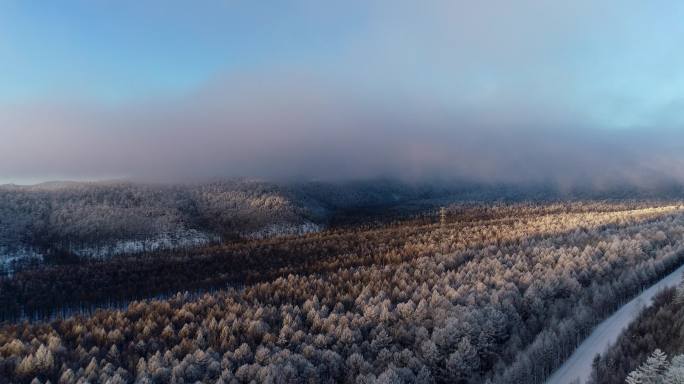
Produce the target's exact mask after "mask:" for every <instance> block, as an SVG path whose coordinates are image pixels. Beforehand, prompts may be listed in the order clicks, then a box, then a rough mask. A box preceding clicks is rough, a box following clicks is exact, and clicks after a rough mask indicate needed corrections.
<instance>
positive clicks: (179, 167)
mask: <svg viewBox="0 0 684 384" xmlns="http://www.w3.org/2000/svg"><path fill="white" fill-rule="evenodd" d="M305 3H306V2H305ZM306 4H308V8H307V10H308V12H309V13H307V17H321V18H322V19H324V20H329V23H335V18H334V17H331V15H329V14H328V12H326V11H325V9H322V8H320V7H319V6H316V5H315V3H311V4H309V3H306ZM367 4H369V5H368V7H369V8H368V10H367V11H368V12H367V14H366V16H365V18H364V23H360V25H359V26H358V30H355V31H352V32H348V34H347V35H346V36H345V39H344V41H345V42H344V44H338V46H336V47H335V49H332V50H331V51H326V52H327V53H326V55H325V56H324V57H314V58H311V57H297V58H295V59H291V60H286V59H283V58H282V57H279V58H274V62H273V63H269V64H263V63H262V64H260V65H258V66H256V65H255V66H253V67H251V69H249V70H244V69H242V70H232V71H228V72H226V73H224V74H223V75H220V76H219V75H217V76H216V77H214V78H212V79H209V80H207V82H206V83H205V84H204V85H203V86H202V87H200V88H199V89H196V90H194V91H193V92H190V93H187V94H185V95H180V96H179V95H173V96H168V97H159V98H156V99H149V100H143V101H141V100H137V101H131V102H127V103H126V102H124V103H120V104H108V103H105V102H99V101H97V100H91V101H84V100H85V98H82V100H81V101H78V100H76V101H74V100H71V101H69V100H66V101H60V100H59V99H56V98H54V97H53V98H51V99H46V100H43V101H41V102H37V101H33V102H25V103H23V104H13V105H10V104H5V105H0V179H13V178H15V179H17V178H40V177H44V178H47V177H51V175H60V177H69V178H79V179H81V178H103V177H110V176H116V177H120V176H123V177H131V178H137V179H145V180H163V181H176V180H196V179H203V178H209V177H229V176H256V177H264V178H269V179H291V178H316V179H351V178H372V177H379V176H383V177H398V178H404V179H413V180H415V179H425V178H447V179H467V180H475V181H486V182H515V183H533V182H534V183H537V182H553V183H556V184H558V185H562V186H572V185H580V184H582V185H592V186H597V187H601V186H609V185H613V184H617V183H630V184H640V185H648V184H652V183H657V182H662V181H668V180H675V181H684V172H683V171H680V169H682V167H680V165H684V156H683V155H682V153H684V152H682V148H681V147H682V145H679V144H677V143H682V142H683V141H682V139H684V137H682V136H684V133H680V132H679V131H678V128H680V127H681V123H682V119H681V117H680V116H679V109H678V108H677V106H680V105H682V100H683V99H682V97H681V95H679V93H678V92H679V91H678V90H679V89H681V85H684V75H683V73H684V71H682V70H681V69H680V68H682V66H681V65H679V64H681V63H683V62H684V55H682V54H679V53H674V52H675V50H674V49H673V48H674V47H677V43H678V41H681V40H678V39H677V37H678V36H681V35H682V28H681V27H678V28H669V29H668V28H667V26H668V25H669V26H672V25H674V24H673V23H671V22H670V21H672V20H670V19H673V20H676V19H677V17H676V15H678V14H681V8H682V7H676V9H674V10H671V11H670V12H665V13H663V10H662V9H660V11H658V10H657V4H656V5H654V4H651V3H649V4H648V5H644V3H637V2H629V3H628V4H627V5H625V3H624V2H605V3H601V4H597V3H596V2H593V1H591V2H590V1H578V2H572V3H568V4H558V3H550V2H541V1H530V0H525V1H520V2H508V1H502V0H501V1H499V0H490V1H486V2H482V3H478V4H473V3H472V2H464V1H436V2H434V3H431V4H430V6H426V7H422V6H421V7H419V8H418V7H416V6H415V2H405V1H398V2H394V1H393V2H386V1H373V2H369V3H367ZM663 15H664V17H665V19H662V18H659V17H660V16H663ZM656 16H658V17H656ZM656 19H659V20H661V22H662V24H663V25H660V24H657V23H655V24H652V23H650V21H653V20H656ZM608 21H610V22H611V23H608ZM322 24H325V23H322ZM647 27H648V28H647ZM653 42H658V44H653ZM331 52H332V53H331ZM635 52H638V54H635ZM677 52H679V51H677ZM668 63H669V64H668ZM663 68H665V69H667V70H665V71H663V70H662V69H663Z"/></svg>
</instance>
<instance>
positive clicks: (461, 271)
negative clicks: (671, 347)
mask: <svg viewBox="0 0 684 384" xmlns="http://www.w3.org/2000/svg"><path fill="white" fill-rule="evenodd" d="M446 211H447V213H446V217H445V218H444V219H443V220H442V221H441V222H440V221H439V220H438V219H437V218H434V217H433V218H432V219H423V218H414V219H410V220H404V221H399V222H394V223H390V224H385V225H376V226H370V227H367V228H365V227H358V228H340V229H337V230H326V231H323V232H318V233H310V234H303V235H299V236H293V237H287V238H267V239H253V240H248V241H242V242H238V243H228V244H223V245H213V246H208V247H200V248H196V249H194V250H187V251H175V252H174V251H167V252H151V253H149V254H146V255H145V256H144V257H142V256H134V255H131V256H126V257H114V258H107V259H103V260H91V261H90V262H88V263H79V264H78V265H75V266H73V265H72V266H66V265H49V266H44V267H41V268H36V269H31V270H27V271H21V272H19V273H17V274H16V275H13V276H9V277H4V278H0V302H2V307H3V308H6V312H7V313H6V314H5V315H6V316H8V318H9V315H10V312H13V311H14V310H19V311H23V312H26V310H27V309H31V310H32V311H38V312H40V310H41V309H43V310H44V312H45V313H47V312H50V311H49V310H50V309H51V308H53V309H54V306H56V305H58V306H72V307H73V306H74V305H79V304H81V305H83V304H87V303H95V304H97V303H106V302H107V301H108V300H109V301H111V300H113V299H119V298H123V297H126V296H128V297H145V296H149V295H153V294H155V293H157V294H158V293H167V294H168V293H171V292H176V291H181V292H182V291H183V290H186V289H192V290H195V291H196V290H197V289H200V288H204V289H210V290H211V292H208V293H206V294H204V295H199V296H197V295H195V294H193V295H189V294H182V293H178V294H176V295H172V296H170V297H169V298H166V299H151V300H142V301H134V302H132V303H131V304H130V305H128V307H126V308H124V309H103V310H100V311H97V312H95V313H90V314H83V315H80V316H74V317H68V318H57V319H54V320H48V321H40V320H38V321H33V322H13V321H8V322H6V323H5V325H3V326H2V328H0V378H1V379H0V382H2V383H9V382H26V383H28V382H30V381H32V380H34V379H37V380H40V381H41V382H46V381H47V380H50V381H51V382H53V383H55V382H60V383H75V382H86V381H88V382H134V381H136V382H154V383H164V382H175V383H183V382H191V383H194V382H196V381H200V382H235V383H240V382H245V383H247V382H251V381H256V382H305V381H306V382H357V383H371V382H378V383H399V382H406V383H410V382H425V383H429V382H461V383H484V382H494V383H542V382H543V381H544V380H545V378H547V377H548V376H549V374H550V373H551V372H552V371H553V370H554V368H556V367H557V366H558V365H559V364H560V363H562V361H563V360H564V359H565V358H566V357H567V356H568V355H569V354H570V353H571V352H572V351H573V349H574V347H575V346H576V345H578V343H579V342H580V341H581V340H582V339H583V337H585V336H586V335H587V334H588V333H589V332H590V331H591V329H592V327H593V326H594V325H595V324H596V323H598V322H599V321H600V320H601V319H603V318H605V317H606V316H608V315H609V314H610V313H611V312H612V311H613V310H614V309H615V308H617V307H618V306H619V305H620V304H621V303H624V302H626V301H627V300H629V299H630V298H631V297H632V296H633V295H634V294H636V293H637V292H639V291H640V290H641V289H643V288H644V287H646V286H648V285H649V284H651V283H652V282H653V281H655V280H657V279H658V278H659V277H661V276H664V275H665V274H667V273H668V272H669V271H672V270H674V269H675V268H676V267H678V266H679V265H681V264H682V263H684V215H683V212H682V210H681V208H680V205H679V204H669V205H668V204H650V206H649V204H647V203H638V204H637V203H609V202H595V203H573V204H569V203H562V204H530V203H520V204H512V205H509V204H480V205H473V206H464V205H453V206H451V207H449V209H447V210H446ZM103 306H105V307H106V305H103ZM3 380H4V381H3Z"/></svg>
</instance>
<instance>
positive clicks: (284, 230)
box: [245, 221, 323, 239]
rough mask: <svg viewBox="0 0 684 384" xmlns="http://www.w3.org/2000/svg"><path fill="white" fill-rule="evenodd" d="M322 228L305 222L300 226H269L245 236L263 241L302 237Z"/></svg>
mask: <svg viewBox="0 0 684 384" xmlns="http://www.w3.org/2000/svg"><path fill="white" fill-rule="evenodd" d="M322 229H323V227H322V226H320V225H318V224H316V223H312V222H310V221H306V222H304V223H302V224H271V225H268V226H266V227H264V228H262V229H260V230H258V231H255V232H251V233H248V234H246V235H245V237H246V238H248V239H265V238H269V237H279V236H289V235H303V234H306V233H313V232H319V231H321V230H322Z"/></svg>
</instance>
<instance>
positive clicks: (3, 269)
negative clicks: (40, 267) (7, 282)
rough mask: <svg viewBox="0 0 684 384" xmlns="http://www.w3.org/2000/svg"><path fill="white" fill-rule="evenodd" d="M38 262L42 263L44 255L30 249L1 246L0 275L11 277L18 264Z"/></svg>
mask: <svg viewBox="0 0 684 384" xmlns="http://www.w3.org/2000/svg"><path fill="white" fill-rule="evenodd" d="M28 261H36V262H42V261H43V255H41V254H40V253H39V252H38V251H36V250H35V249H32V248H28V247H20V248H14V247H12V248H10V247H4V246H0V274H5V275H11V274H12V273H13V272H14V267H15V264H16V263H21V262H28Z"/></svg>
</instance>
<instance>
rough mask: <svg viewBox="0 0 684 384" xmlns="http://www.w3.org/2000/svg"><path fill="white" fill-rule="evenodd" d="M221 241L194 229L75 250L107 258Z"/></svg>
mask: <svg viewBox="0 0 684 384" xmlns="http://www.w3.org/2000/svg"><path fill="white" fill-rule="evenodd" d="M219 240H220V239H219V238H218V237H217V236H213V235H210V234H207V233H204V232H200V231H197V230H194V229H183V230H178V231H176V232H167V233H162V234H160V235H158V236H155V237H152V238H148V239H143V240H121V241H117V242H114V243H112V244H105V245H99V246H91V247H84V248H77V249H73V250H72V252H74V253H75V254H76V255H78V256H83V257H94V258H106V257H109V256H114V255H123V254H135V253H141V252H154V251H159V250H171V249H183V248H193V247H198V246H201V245H206V244H209V243H211V242H217V241H219Z"/></svg>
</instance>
